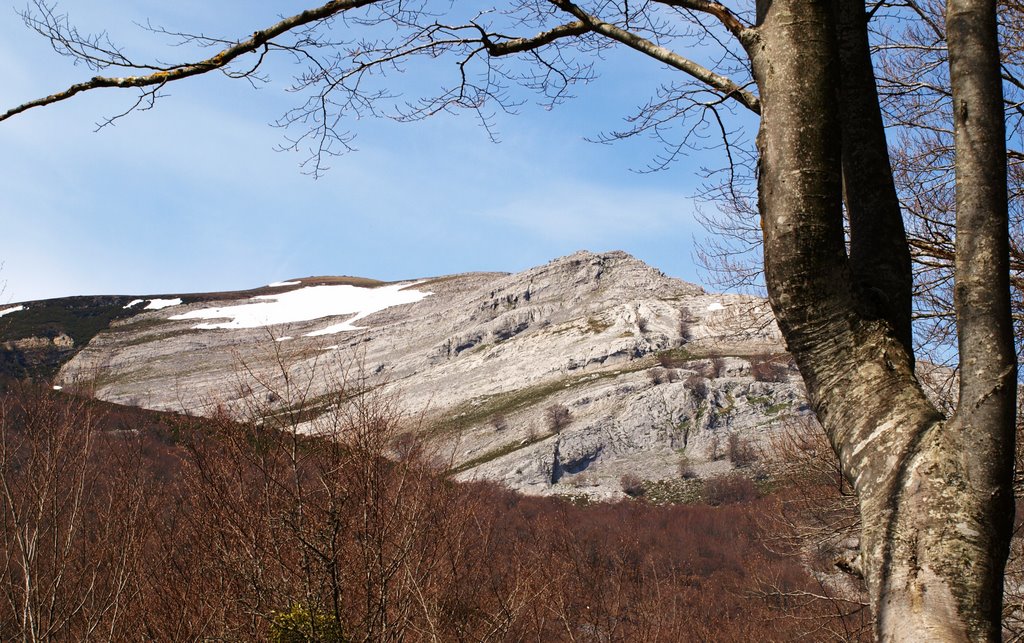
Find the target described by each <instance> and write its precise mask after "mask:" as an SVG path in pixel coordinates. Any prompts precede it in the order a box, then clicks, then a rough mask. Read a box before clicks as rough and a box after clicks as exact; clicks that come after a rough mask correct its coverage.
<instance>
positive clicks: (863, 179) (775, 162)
mask: <svg viewBox="0 0 1024 643" xmlns="http://www.w3.org/2000/svg"><path fill="white" fill-rule="evenodd" d="M950 2H951V6H952V5H954V4H964V5H966V4H977V5H990V7H988V8H986V9H983V10H978V11H980V12H981V13H983V14H985V16H987V18H986V20H987V19H988V18H991V20H990V22H991V25H990V26H991V30H989V31H985V30H981V31H980V32H979V31H978V30H976V28H975V25H976V23H978V22H979V21H981V22H984V20H981V18H979V17H978V14H977V13H975V14H972V15H971V16H970V17H966V18H965V19H964V21H965V23H966V24H969V25H970V26H969V27H968V26H965V27H964V28H963V29H962V31H961V33H962V34H963V35H964V38H965V39H966V40H968V41H970V44H963V45H960V44H959V41H957V40H955V39H954V37H953V35H952V31H953V30H954V27H953V25H952V24H951V36H950V49H951V57H953V56H952V52H953V50H954V49H957V48H962V50H963V58H964V60H963V63H962V64H963V67H964V69H965V70H966V71H965V72H964V75H965V76H966V79H965V80H964V81H963V82H962V83H960V82H959V81H958V80H957V79H956V73H957V72H956V63H954V64H953V65H952V67H953V70H954V71H953V75H954V81H953V90H954V95H955V98H954V100H955V101H956V104H957V105H958V119H960V120H962V121H963V123H961V124H960V125H958V129H957V144H958V179H957V187H958V201H959V200H960V199H961V198H962V199H963V201H961V202H960V204H959V206H960V209H961V213H962V216H958V244H963V248H964V249H963V251H962V252H961V251H960V248H959V247H958V253H960V255H959V259H960V261H962V262H963V263H964V264H965V265H964V266H960V265H958V270H957V278H958V282H957V284H958V285H957V306H958V310H959V311H960V313H961V316H960V319H961V343H960V350H961V359H962V363H963V365H964V368H963V374H962V387H961V405H960V410H959V411H958V412H957V413H956V415H955V416H954V417H953V418H950V419H948V420H947V419H946V418H945V417H944V416H943V415H942V414H941V413H940V412H939V411H938V410H937V409H936V408H935V407H934V406H933V405H932V404H931V403H930V402H929V401H928V399H927V398H926V396H925V395H924V392H923V390H922V388H921V386H920V384H919V383H918V381H917V379H916V377H915V374H914V362H913V353H912V351H911V349H910V346H909V336H908V332H909V316H905V314H906V311H908V310H909V297H910V292H909V288H907V284H908V283H909V277H910V275H909V270H910V267H909V262H906V261H904V253H905V252H906V239H905V236H903V233H902V223H901V222H899V223H898V224H897V222H896V221H894V220H893V211H892V207H891V206H892V204H891V201H890V200H889V199H888V198H887V197H888V189H887V188H885V189H884V190H883V191H881V192H878V193H877V194H874V195H871V194H868V193H867V192H866V191H868V190H873V189H877V187H878V186H879V185H883V187H884V182H885V181H884V179H883V178H881V174H882V173H887V172H888V171H889V168H888V158H887V156H883V155H880V154H879V153H878V140H882V141H884V133H883V132H882V131H881V119H880V118H878V119H875V118H874V116H873V115H872V114H870V113H868V112H870V106H869V105H865V103H870V102H871V100H874V102H875V103H876V104H877V99H876V98H874V97H873V96H870V95H869V96H868V97H867V100H866V101H854V100H853V99H854V98H856V97H855V96H853V95H851V93H850V92H851V90H852V91H853V92H854V94H856V92H857V91H870V92H874V81H873V79H871V81H870V88H867V87H865V84H866V82H867V81H866V80H865V79H864V77H863V76H860V77H858V76H857V75H855V74H853V73H852V72H851V69H853V67H855V66H856V65H858V64H862V63H863V62H864V61H863V59H862V56H863V55H864V54H863V53H861V54H858V53H857V51H856V49H855V48H854V46H855V45H857V42H856V41H857V40H858V37H857V33H856V30H859V29H860V27H859V26H858V22H857V20H856V16H852V17H853V21H852V22H851V16H850V15H849V14H847V15H845V16H844V15H843V13H844V11H845V10H847V9H849V8H848V7H847V8H845V9H842V8H835V7H833V6H831V5H830V4H829V3H824V2H820V1H817V0H762V1H761V2H759V3H758V17H757V25H756V26H755V27H754V28H751V29H748V30H746V32H745V33H744V34H743V36H742V38H743V42H744V46H745V47H746V49H747V51H748V54H749V55H750V58H751V61H752V63H753V70H754V76H755V79H756V81H757V83H758V88H759V90H760V98H761V129H760V133H759V135H758V147H759V151H760V167H759V170H760V172H759V181H760V183H759V199H760V211H761V217H762V226H763V229H764V255H765V279H766V283H767V286H768V293H769V300H770V302H771V304H772V307H773V309H774V311H775V315H776V317H777V319H778V322H779V326H780V328H781V330H782V332H783V335H784V336H785V338H786V341H787V344H788V346H789V349H790V351H791V352H792V353H793V355H794V358H795V359H796V361H797V363H798V365H799V366H800V370H801V373H802V375H803V378H804V381H805V383H806V385H807V389H808V394H809V396H810V398H811V402H812V404H813V405H814V408H815V410H816V411H817V413H818V417H819V419H820V420H821V423H822V425H823V426H824V427H825V430H826V432H827V433H828V436H829V439H830V440H831V442H832V445H833V447H834V449H835V450H836V453H837V454H838V456H839V459H840V462H841V465H842V468H843V472H844V475H845V476H846V477H847V478H848V480H849V481H850V483H851V484H852V485H853V487H854V489H855V490H856V492H857V494H858V497H859V501H860V512H861V518H862V524H863V533H862V540H861V548H862V554H863V566H864V573H865V579H866V582H867V586H868V591H869V594H870V598H871V605H872V611H873V613H874V614H875V617H876V626H875V627H876V630H875V633H876V637H877V638H878V639H879V640H882V641H966V640H991V641H996V640H999V639H1000V616H1001V598H1002V582H1003V566H1004V564H1005V560H1006V556H1007V551H1008V542H1009V535H1010V527H1011V522H1010V521H1011V520H1012V512H1013V502H1012V495H1011V493H1010V484H1009V481H1010V475H1011V473H1012V462H1011V458H1012V454H1013V421H1014V417H1013V413H1014V411H1013V398H1014V389H1015V383H1016V374H1015V357H1014V354H1013V342H1012V336H1011V335H1010V326H1009V323H1010V321H1009V320H1010V318H1009V306H1008V293H1009V287H1008V283H1007V279H1006V276H1007V274H1008V270H1007V263H1006V261H1007V253H1006V238H1007V228H1006V201H1005V197H1006V189H1005V168H1002V170H1000V169H999V168H995V169H993V168H992V167H991V165H992V164H991V163H990V162H989V161H990V160H991V159H996V158H1003V159H1005V153H1000V152H999V151H998V150H995V149H994V148H993V145H994V141H995V140H996V139H998V140H999V141H1001V140H1002V138H1003V136H1004V132H1003V125H1002V112H1001V111H998V110H1001V107H999V108H993V107H992V105H990V103H991V102H992V100H993V96H992V94H993V91H994V90H993V81H992V79H991V73H990V74H989V78H988V81H984V82H983V81H981V80H979V79H981V78H984V77H985V74H984V73H979V72H978V69H979V65H983V64H984V65H988V66H989V69H990V72H991V71H992V70H993V69H994V71H995V74H996V80H995V81H994V87H995V91H998V86H999V81H998V66H995V67H992V60H997V58H996V59H992V58H991V54H992V51H990V50H986V49H985V46H984V44H985V43H989V44H991V45H993V46H994V43H995V40H994V35H995V31H994V29H995V20H994V15H995V14H994V5H993V4H992V3H991V2H986V1H985V0H967V2H963V0H950ZM988 9H991V12H990V13H985V11H988ZM858 10H859V11H863V5H862V4H860V3H858ZM965 11H966V10H965ZM982 50H985V51H986V52H987V53H986V54H985V55H986V56H989V57H988V58H985V59H984V60H983V61H980V62H979V58H984V56H982V54H981V53H979V52H981V51H982ZM858 57H861V58H860V59H858ZM841 70H842V71H845V73H841ZM854 71H855V70H854ZM968 80H969V81H970V83H974V84H977V85H979V86H978V87H976V88H974V85H972V88H971V89H968V88H966V86H967V85H968V84H970V83H968ZM986 82H987V84H986ZM968 95H969V96H970V97H968ZM840 97H842V98H840ZM999 99H1000V96H999V94H996V95H995V99H994V100H995V103H994V104H996V105H1000V104H1001V103H1000V100H999ZM963 101H966V103H964V104H965V106H964V107H963V108H960V107H959V106H960V105H961V103H962V102H963ZM975 103H978V104H979V107H977V108H975V106H974V105H975ZM981 104H984V105H986V106H987V107H986V108H985V110H983V108H982V107H980V105H981ZM865 109H867V110H868V112H865ZM976 109H977V111H976ZM993 109H996V110H997V111H998V114H996V113H995V112H993ZM960 112H962V114H961V113H960ZM981 113H984V116H981V115H979V114H981ZM969 119H975V120H969ZM982 132H983V133H982ZM879 137H881V139H879ZM961 138H966V139H967V140H968V141H970V144H969V145H968V144H965V147H964V149H963V150H961ZM840 141H841V142H842V143H841V144H840ZM972 159H973V160H972ZM883 163H884V164H885V166H884V167H883V166H882V164H883ZM961 163H963V165H964V175H963V178H961V174H960V170H959V168H960V164H961ZM986 163H988V164H989V165H988V166H986V167H982V166H985V164H986ZM844 168H845V170H846V176H845V179H846V180H845V184H846V189H847V191H846V197H847V203H848V204H849V207H850V226H851V242H852V243H851V251H850V254H849V255H848V254H847V251H846V245H845V240H844V234H843V210H842V203H843V201H842V197H843V185H844ZM890 180H891V179H890ZM1000 180H1001V181H1002V183H1001V186H1002V187H1000V184H999V181H1000ZM961 191H963V193H964V194H963V196H962V197H960V196H959V193H960V192H961ZM970 195H973V196H970ZM1000 196H1001V200H1000ZM968 211H969V212H968ZM1000 240H1001V241H1000ZM879 249H881V253H882V254H879ZM886 249H888V250H886ZM886 252H888V253H890V254H891V256H890V257H889V258H886V257H885V256H884V254H885V253H886ZM996 275H999V276H1000V277H999V278H996V277H995V276H996Z"/></svg>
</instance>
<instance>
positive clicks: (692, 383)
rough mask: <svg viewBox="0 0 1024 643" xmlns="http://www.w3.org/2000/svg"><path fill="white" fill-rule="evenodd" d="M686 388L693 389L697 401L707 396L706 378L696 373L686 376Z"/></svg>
mask: <svg viewBox="0 0 1024 643" xmlns="http://www.w3.org/2000/svg"><path fill="white" fill-rule="evenodd" d="M686 388H688V389H690V390H691V391H693V396H694V397H695V398H696V399H697V400H698V401H704V399H705V398H707V396H708V383H707V380H705V379H704V378H703V377H701V376H700V375H698V374H696V373H693V374H692V375H689V376H688V377H687V378H686Z"/></svg>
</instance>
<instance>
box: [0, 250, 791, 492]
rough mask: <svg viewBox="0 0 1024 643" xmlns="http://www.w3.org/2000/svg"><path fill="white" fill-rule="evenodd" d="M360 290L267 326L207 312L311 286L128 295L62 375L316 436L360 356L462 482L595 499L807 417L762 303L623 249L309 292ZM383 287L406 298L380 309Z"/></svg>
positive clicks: (707, 461) (701, 462)
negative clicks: (249, 410)
mask: <svg viewBox="0 0 1024 643" xmlns="http://www.w3.org/2000/svg"><path fill="white" fill-rule="evenodd" d="M364 285H365V286H366V287H370V288H375V289H381V292H380V293H379V294H377V295H374V296H373V297H364V299H367V300H370V299H374V300H375V301H377V303H376V304H375V306H376V307H375V308H373V309H372V310H364V309H359V310H363V312H351V313H348V312H346V313H339V314H328V315H327V316H323V315H319V314H316V315H311V316H310V315H307V316H305V317H302V316H299V317H294V318H293V319H296V320H298V321H290V322H287V323H279V324H276V325H273V326H267V327H237V325H235V326H232V325H231V324H228V323H224V322H225V320H224V319H212V320H211V319H207V318H206V317H209V315H208V313H209V312H210V309H212V308H217V309H218V310H217V313H216V317H218V318H219V317H221V316H224V317H228V318H230V317H231V316H232V315H233V314H235V313H233V312H232V311H233V309H235V308H236V307H238V306H241V305H248V307H249V311H250V313H251V311H252V309H253V305H252V304H257V303H258V304H259V306H256V308H257V309H260V310H262V308H261V307H263V306H268V308H267V310H269V306H270V305H271V304H274V305H281V302H284V301H286V300H288V301H291V300H292V299H295V300H300V299H302V298H301V297H298V295H300V294H302V293H297V292H295V291H298V290H302V289H307V288H311V287H313V286H311V284H310V283H308V280H302V281H301V282H300V283H290V282H283V284H275V285H273V287H272V288H269V291H268V289H260V290H259V291H258V292H259V293H260V294H259V295H258V296H259V297H260V298H259V299H249V298H250V297H252V296H254V295H253V293H254V292H257V291H249V292H247V293H244V294H239V295H233V294H232V293H216V294H211V295H206V296H203V297H189V296H187V295H182V296H181V297H177V298H168V301H172V300H173V301H180V302H182V303H175V304H173V305H170V304H169V305H168V306H167V307H166V308H159V309H153V308H152V307H144V306H142V305H137V306H135V307H131V308H125V309H123V310H124V311H125V312H124V316H123V317H122V316H121V315H120V313H119V316H118V317H117V318H115V319H114V320H113V321H112V322H111V323H110V324H109V326H108V327H106V328H105V329H104V330H101V331H100V332H98V333H97V334H96V335H95V336H94V337H92V338H91V340H90V341H89V342H88V344H87V345H86V346H85V347H84V348H83V349H82V350H81V351H80V352H78V353H77V354H76V355H75V356H74V357H73V358H72V359H71V360H70V361H68V362H67V363H66V364H65V365H64V366H63V368H62V369H61V371H60V374H59V376H58V378H57V381H56V384H58V385H62V386H65V387H68V386H73V385H75V384H79V385H87V386H89V387H90V388H91V389H92V390H94V391H95V393H96V395H97V396H99V397H100V398H103V399H105V400H109V401H113V402H119V403H124V404H133V405H138V406H144V407H148V408H154V409H163V410H179V411H188V412H192V413H207V412H212V410H213V409H215V408H218V407H219V408H224V407H228V408H231V407H233V406H234V407H240V406H241V405H242V403H243V402H244V401H245V400H246V398H248V397H252V396H257V397H258V398H259V399H260V400H261V403H262V404H265V405H266V406H267V407H268V408H277V409H281V410H283V409H286V408H290V409H295V408H296V407H302V409H303V414H302V417H303V418H305V420H304V424H303V426H302V427H300V428H301V429H302V430H305V431H310V432H315V431H316V430H317V423H318V422H319V421H322V420H323V419H324V418H325V415H324V414H327V415H329V414H330V412H331V409H332V408H333V406H332V404H333V403H331V402H329V400H331V399H334V396H335V394H336V392H337V391H338V388H339V386H340V384H339V380H338V374H339V373H342V372H345V373H347V374H348V376H351V374H352V372H353V369H356V370H358V371H359V372H360V374H361V377H363V378H364V381H372V382H375V383H376V384H374V385H375V386H378V387H382V389H381V390H384V391H390V392H392V393H394V394H395V395H397V396H399V398H400V400H401V403H402V406H403V408H404V409H405V410H406V412H407V413H408V414H409V416H410V417H415V418H418V424H417V425H416V429H415V430H418V431H421V432H423V433H424V434H426V435H428V436H430V437H431V439H432V440H433V441H434V443H435V444H436V445H438V447H439V448H442V449H447V452H448V453H450V454H451V458H452V462H453V464H454V466H455V467H456V470H457V471H458V472H459V473H458V475H459V476H461V477H463V478H479V477H482V478H488V479H493V480H500V481H502V482H503V483H504V484H506V485H508V486H510V487H512V488H515V489H519V490H523V491H527V492H530V493H541V494H549V493H583V494H587V495H590V496H598V497H603V496H607V495H615V494H620V493H621V489H620V484H619V478H620V477H621V475H622V474H623V472H632V473H636V474H638V475H640V477H642V478H647V479H661V478H665V477H676V476H677V475H678V467H679V462H680V459H681V458H685V459H686V460H687V462H688V463H689V466H691V467H692V468H693V469H694V470H695V471H697V472H698V474H710V473H714V472H715V471H719V470H721V469H722V468H723V467H726V468H727V467H728V466H731V465H729V464H728V463H726V462H724V461H723V460H722V459H721V457H722V453H724V451H723V447H722V446H721V445H723V444H725V442H726V441H727V440H728V439H729V436H730V435H734V434H735V435H742V436H743V437H744V440H751V441H755V442H756V441H758V440H761V439H764V436H766V435H767V434H768V433H769V432H770V431H771V427H773V426H775V425H777V424H778V423H779V421H780V419H781V418H782V417H784V416H786V415H793V414H801V413H804V412H806V405H805V404H804V402H803V398H802V388H801V385H800V380H799V375H798V373H796V371H795V370H794V369H793V367H792V366H791V364H790V362H789V360H788V356H786V354H785V351H784V350H783V347H782V343H781V339H780V337H779V333H778V330H777V328H776V327H775V325H774V322H773V321H772V319H771V315H770V311H769V310H768V307H767V305H766V303H765V302H764V301H763V300H761V299H758V298H755V297H747V296H740V295H719V294H713V293H708V292H706V291H705V290H704V289H703V288H701V287H699V286H696V285H693V284H689V283H686V282H683V281H680V280H678V279H673V278H671V277H668V276H666V275H665V274H664V273H662V272H661V271H659V270H657V269H655V268H652V267H650V266H648V265H646V264H645V263H643V262H642V261H640V260H638V259H636V258H635V257H632V256H630V255H629V254H627V253H624V252H618V251H616V252H607V253H591V252H577V253H574V254H572V255H569V256H567V257H562V258H559V259H555V260H553V261H551V262H548V263H547V264H544V265H542V266H538V267H535V268H531V269H529V270H525V271H523V272H519V273H514V274H504V273H467V274H458V275H448V276H444V277H436V278H428V279H421V280H417V281H409V282H401V283H396V284H380V283H379V282H373V281H372V280H363V281H360V280H355V279H353V278H345V279H338V280H336V281H332V280H331V279H330V278H322V279H320V280H318V282H317V286H316V287H319V288H322V289H324V290H323V291H322V292H325V293H326V292H329V293H334V292H337V293H342V294H339V295H337V296H343V293H346V292H347V293H350V294H351V293H352V292H357V291H358V290H359V288H362V287H363V286H364ZM329 287H334V288H335V290H331V288H329ZM345 289H348V290H345ZM353 289H354V290H353ZM383 289H387V290H386V292H385V291H384V290H383ZM412 290H415V291H416V293H415V296H409V295H410V293H409V291H412ZM318 292H321V291H318ZM289 293H291V294H289ZM388 293H394V294H395V297H396V299H394V301H395V302H406V303H395V304H394V305H391V304H388V303H387V302H388V301H391V300H388V299H387V297H389V296H391V295H389V294H388ZM399 295H401V296H399ZM332 296H334V295H332ZM344 296H348V295H344ZM381 297H384V303H383V304H381V303H380V299H381ZM275 302H276V304H275ZM129 303H130V302H129ZM337 310H346V311H347V310H353V311H355V310H357V308H350V309H346V308H344V307H342V308H338V309H337ZM203 311H207V312H206V313H204V312H203ZM278 312H279V311H278ZM14 314H18V313H14ZM275 314H277V313H275ZM198 317H202V319H197V318H198ZM275 319H279V317H275ZM353 320H354V321H353ZM227 321H230V319H228V320H227ZM349 322H352V323H349ZM300 381H301V382H302V385H301V386H300V387H299V388H300V389H301V390H302V391H303V393H302V399H294V396H293V395H290V393H289V391H294V390H295V385H296V382H300ZM286 382H287V384H288V386H285V383H286ZM556 418H560V419H556Z"/></svg>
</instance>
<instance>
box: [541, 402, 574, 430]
mask: <svg viewBox="0 0 1024 643" xmlns="http://www.w3.org/2000/svg"><path fill="white" fill-rule="evenodd" d="M544 420H545V421H546V422H547V425H548V429H550V430H551V431H552V432H553V433H561V432H562V429H564V428H565V427H567V426H569V424H571V423H572V413H570V412H569V409H568V407H566V406H565V405H564V404H552V405H551V406H549V407H547V408H546V409H544Z"/></svg>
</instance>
